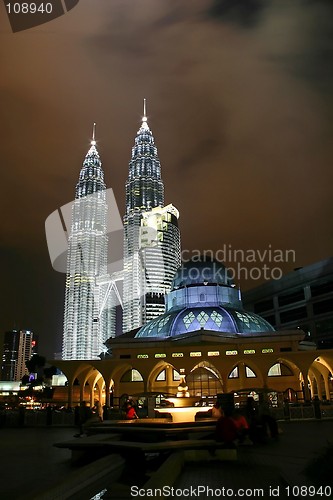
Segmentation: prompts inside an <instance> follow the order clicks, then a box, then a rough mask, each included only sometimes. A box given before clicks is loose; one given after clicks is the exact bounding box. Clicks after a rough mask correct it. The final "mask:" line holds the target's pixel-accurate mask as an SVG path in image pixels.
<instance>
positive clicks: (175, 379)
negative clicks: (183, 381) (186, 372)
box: [172, 369, 180, 382]
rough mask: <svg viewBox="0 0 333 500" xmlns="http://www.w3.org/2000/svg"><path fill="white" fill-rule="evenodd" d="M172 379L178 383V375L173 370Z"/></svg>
mask: <svg viewBox="0 0 333 500" xmlns="http://www.w3.org/2000/svg"><path fill="white" fill-rule="evenodd" d="M172 378H173V380H174V381H175V382H178V381H179V380H180V373H179V372H177V370H175V369H174V370H173V371H172Z"/></svg>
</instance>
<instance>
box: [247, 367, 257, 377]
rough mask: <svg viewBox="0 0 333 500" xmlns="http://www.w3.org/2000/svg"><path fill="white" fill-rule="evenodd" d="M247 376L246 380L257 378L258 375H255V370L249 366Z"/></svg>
mask: <svg viewBox="0 0 333 500" xmlns="http://www.w3.org/2000/svg"><path fill="white" fill-rule="evenodd" d="M245 375H246V378H256V377H257V375H256V374H255V373H254V371H253V370H251V368H250V367H249V366H245Z"/></svg>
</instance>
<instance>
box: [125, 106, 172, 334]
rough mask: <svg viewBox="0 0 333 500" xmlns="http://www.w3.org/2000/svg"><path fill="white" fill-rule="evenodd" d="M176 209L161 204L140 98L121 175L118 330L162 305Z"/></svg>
mask: <svg viewBox="0 0 333 500" xmlns="http://www.w3.org/2000/svg"><path fill="white" fill-rule="evenodd" d="M178 217H179V213H178V211H177V209H176V208H175V207H173V206H172V205H171V204H170V205H167V206H166V207H164V186H163V181H162V178H161V165H160V160H159V157H158V154H157V148H156V146H155V141H154V137H153V134H152V132H151V130H150V128H149V126H148V121H147V116H146V104H145V101H144V116H143V118H142V123H141V127H140V129H139V130H138V132H137V136H136V138H135V144H134V147H133V148H132V156H131V160H130V162H129V173H128V179H127V181H126V213H125V216H124V298H125V300H124V307H123V332H128V331H130V330H133V329H135V328H138V327H140V326H142V325H143V324H145V323H147V321H150V320H152V319H154V318H157V317H159V316H160V315H161V314H163V313H164V311H165V303H164V295H165V294H166V293H167V292H169V291H170V289H171V283H172V279H173V277H174V274H175V272H176V270H177V269H178V267H179V266H180V233H179V228H178Z"/></svg>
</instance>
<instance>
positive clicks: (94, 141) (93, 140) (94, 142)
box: [90, 122, 96, 146]
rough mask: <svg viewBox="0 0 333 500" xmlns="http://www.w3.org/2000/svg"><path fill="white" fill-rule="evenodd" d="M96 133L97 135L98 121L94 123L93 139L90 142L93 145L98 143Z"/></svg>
mask: <svg viewBox="0 0 333 500" xmlns="http://www.w3.org/2000/svg"><path fill="white" fill-rule="evenodd" d="M95 135H96V123H95V122H94V124H93V131H92V140H91V143H90V144H91V145H92V146H95V145H96V140H95Z"/></svg>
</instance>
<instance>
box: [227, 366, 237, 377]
mask: <svg viewBox="0 0 333 500" xmlns="http://www.w3.org/2000/svg"><path fill="white" fill-rule="evenodd" d="M238 377H239V370H238V366H235V368H234V369H233V370H231V372H230V373H229V375H228V378H238Z"/></svg>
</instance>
